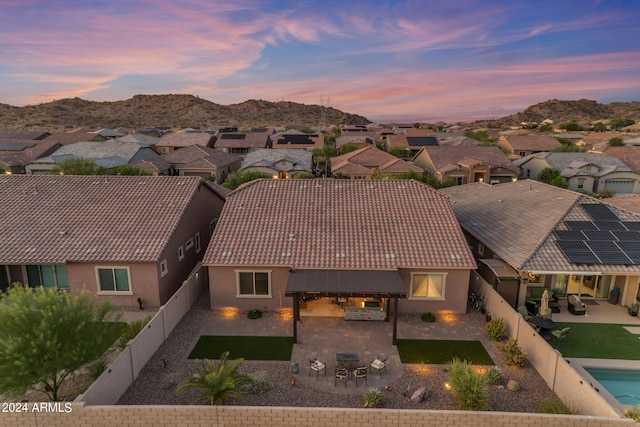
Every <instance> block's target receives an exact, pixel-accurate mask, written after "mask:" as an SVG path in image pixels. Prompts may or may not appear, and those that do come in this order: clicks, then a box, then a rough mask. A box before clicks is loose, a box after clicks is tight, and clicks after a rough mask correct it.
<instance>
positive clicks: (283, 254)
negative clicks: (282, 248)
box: [280, 252, 291, 257]
mask: <svg viewBox="0 0 640 427" xmlns="http://www.w3.org/2000/svg"><path fill="white" fill-rule="evenodd" d="M280 255H281V256H287V257H288V256H291V252H282V253H281V254H280Z"/></svg>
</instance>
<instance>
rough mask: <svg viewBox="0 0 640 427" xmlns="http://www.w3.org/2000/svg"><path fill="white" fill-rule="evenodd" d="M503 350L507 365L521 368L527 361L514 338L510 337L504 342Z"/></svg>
mask: <svg viewBox="0 0 640 427" xmlns="http://www.w3.org/2000/svg"><path fill="white" fill-rule="evenodd" d="M503 351H504V355H505V356H506V358H507V360H506V363H507V365H509V366H515V367H518V368H522V367H523V366H524V364H525V363H526V362H527V355H526V354H525V353H524V352H523V351H522V349H521V348H520V346H519V345H518V340H516V339H510V340H509V341H508V342H507V344H505V346H504V348H503Z"/></svg>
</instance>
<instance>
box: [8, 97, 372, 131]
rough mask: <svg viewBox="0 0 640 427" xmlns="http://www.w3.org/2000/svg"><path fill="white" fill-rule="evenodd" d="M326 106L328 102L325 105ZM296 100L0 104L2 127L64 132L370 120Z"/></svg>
mask: <svg viewBox="0 0 640 427" xmlns="http://www.w3.org/2000/svg"><path fill="white" fill-rule="evenodd" d="M324 108H326V107H324ZM322 109H323V107H322V106H320V105H306V104H298V103H295V102H286V101H281V102H268V101H262V100H249V101H245V102H243V103H241V104H231V105H220V104H216V103H213V102H211V101H207V100H205V99H201V98H198V97H195V96H192V95H135V96H134V97H133V98H131V99H127V100H124V101H114V102H94V101H86V100H83V99H80V98H73V99H61V100H57V101H53V102H48V103H44V104H38V105H27V106H24V107H13V106H10V105H6V104H0V128H2V129H5V130H18V129H20V130H43V131H61V130H65V129H72V128H77V127H87V128H91V129H100V128H117V127H130V128H140V127H147V126H172V127H189V126H198V127H200V128H206V129H214V128H217V127H221V126H238V127H249V126H276V125H300V126H308V127H317V126H319V125H321V121H322V119H323V116H324V123H325V124H327V125H334V124H335V125H340V124H354V125H366V124H368V123H370V120H368V119H367V118H365V117H362V116H359V115H356V114H349V113H345V112H342V111H340V110H336V109H335V108H330V107H329V108H326V111H325V112H324V114H323V112H322Z"/></svg>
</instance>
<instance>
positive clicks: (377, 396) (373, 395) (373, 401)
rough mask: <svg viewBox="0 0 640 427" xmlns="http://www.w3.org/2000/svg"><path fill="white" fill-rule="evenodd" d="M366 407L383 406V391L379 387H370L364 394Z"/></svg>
mask: <svg viewBox="0 0 640 427" xmlns="http://www.w3.org/2000/svg"><path fill="white" fill-rule="evenodd" d="M363 406H364V407H365V408H379V407H380V406H382V392H381V391H380V389H377V388H370V389H369V390H368V391H367V392H366V393H365V394H364V405H363Z"/></svg>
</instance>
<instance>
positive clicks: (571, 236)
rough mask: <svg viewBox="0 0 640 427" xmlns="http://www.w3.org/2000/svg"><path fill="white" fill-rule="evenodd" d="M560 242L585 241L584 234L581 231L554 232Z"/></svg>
mask: <svg viewBox="0 0 640 427" xmlns="http://www.w3.org/2000/svg"><path fill="white" fill-rule="evenodd" d="M553 233H554V234H555V235H556V237H557V238H558V240H584V239H585V237H584V234H582V231H580V230H554V231H553Z"/></svg>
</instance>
